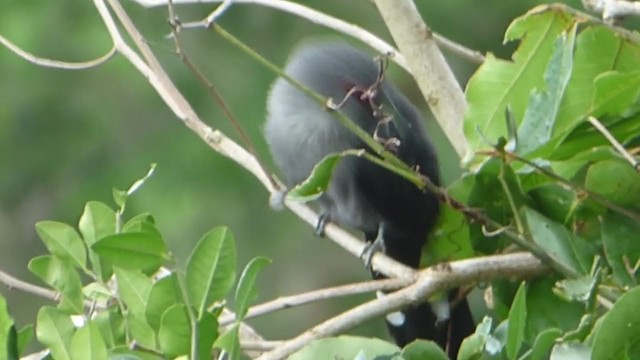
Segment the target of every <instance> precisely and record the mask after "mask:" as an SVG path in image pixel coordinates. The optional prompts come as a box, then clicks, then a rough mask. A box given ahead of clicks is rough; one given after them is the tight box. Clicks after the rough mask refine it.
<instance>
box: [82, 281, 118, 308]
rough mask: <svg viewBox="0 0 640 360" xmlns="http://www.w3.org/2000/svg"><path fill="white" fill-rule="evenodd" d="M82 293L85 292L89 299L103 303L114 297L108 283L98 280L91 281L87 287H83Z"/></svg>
mask: <svg viewBox="0 0 640 360" xmlns="http://www.w3.org/2000/svg"><path fill="white" fill-rule="evenodd" d="M82 294H84V296H85V297H86V298H87V299H88V300H90V301H97V302H99V303H102V304H106V303H108V302H109V300H111V298H112V294H111V290H109V288H108V287H107V285H105V283H102V282H96V281H94V282H92V283H89V284H87V285H86V286H85V287H83V288H82Z"/></svg>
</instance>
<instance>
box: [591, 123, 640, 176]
mask: <svg viewBox="0 0 640 360" xmlns="http://www.w3.org/2000/svg"><path fill="white" fill-rule="evenodd" d="M587 120H588V121H589V122H590V123H591V125H593V127H595V128H596V129H597V130H598V131H600V132H601V133H602V135H604V137H605V138H607V140H609V142H610V143H611V145H613V147H614V148H615V149H616V150H618V152H619V153H620V155H622V157H624V158H625V159H626V160H627V161H628V162H629V164H631V166H633V168H634V169H636V171H638V172H640V162H639V161H638V160H636V159H635V158H634V157H633V156H631V154H629V152H627V150H626V149H625V148H624V146H622V144H620V143H619V142H618V140H616V138H615V137H614V136H613V135H611V133H610V132H609V130H607V128H606V127H604V125H602V123H601V122H600V121H598V119H596V118H594V117H593V116H589V118H588V119H587Z"/></svg>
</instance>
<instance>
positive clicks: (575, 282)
mask: <svg viewBox="0 0 640 360" xmlns="http://www.w3.org/2000/svg"><path fill="white" fill-rule="evenodd" d="M596 280H597V279H596V278H595V277H593V276H581V277H579V278H576V279H564V280H560V281H558V282H557V283H556V288H554V292H555V293H556V294H558V295H560V296H561V297H563V298H564V299H565V300H567V301H580V302H582V303H585V304H588V303H590V302H591V300H592V298H593V296H595V295H596V293H597V291H596V290H597V281H596Z"/></svg>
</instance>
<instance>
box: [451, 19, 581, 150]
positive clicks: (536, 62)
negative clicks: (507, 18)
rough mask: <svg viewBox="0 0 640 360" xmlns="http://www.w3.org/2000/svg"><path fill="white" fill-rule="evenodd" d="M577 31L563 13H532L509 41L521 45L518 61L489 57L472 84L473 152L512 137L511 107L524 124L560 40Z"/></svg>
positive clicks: (469, 126)
mask: <svg viewBox="0 0 640 360" xmlns="http://www.w3.org/2000/svg"><path fill="white" fill-rule="evenodd" d="M572 26H573V19H572V18H571V16H570V15H569V14H567V13H565V12H563V11H561V10H557V9H548V10H545V11H537V12H536V11H532V12H530V13H529V14H527V15H525V16H522V17H520V18H518V19H516V20H515V21H514V22H513V23H512V24H511V26H509V29H508V30H507V33H506V36H505V38H506V39H507V40H514V39H521V42H520V46H519V47H518V50H517V51H516V52H515V53H514V54H513V61H506V60H500V59H496V58H495V57H493V56H492V55H491V54H488V56H487V58H486V60H485V62H484V63H483V64H482V65H481V66H480V68H479V69H478V70H477V71H476V73H475V74H474V75H473V76H472V77H471V79H470V80H469V83H468V84H467V89H466V96H467V100H468V102H469V109H468V111H467V114H466V116H465V119H464V132H465V135H466V137H467V139H468V140H469V143H470V145H471V148H472V149H479V148H485V147H487V146H488V145H490V144H487V143H486V141H485V140H484V139H485V138H486V139H489V141H491V142H493V143H495V142H497V140H498V138H500V137H506V136H507V135H508V134H507V125H506V124H507V122H506V120H505V109H506V107H507V106H509V107H510V109H511V111H512V113H513V116H514V118H515V119H516V120H520V119H522V118H523V115H524V112H525V109H526V106H527V98H528V96H529V94H530V93H531V91H532V90H533V89H536V88H537V89H540V88H542V86H543V84H544V81H543V74H544V71H545V68H546V67H547V64H548V62H549V57H550V56H551V54H552V52H553V45H554V43H555V41H556V38H557V37H558V36H559V35H560V34H561V33H562V32H564V31H566V30H567V29H570V28H571V27H572Z"/></svg>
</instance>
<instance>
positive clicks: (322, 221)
mask: <svg viewBox="0 0 640 360" xmlns="http://www.w3.org/2000/svg"><path fill="white" fill-rule="evenodd" d="M330 221H331V219H330V218H329V214H327V213H322V214H320V217H319V218H318V222H317V223H316V227H315V228H314V229H313V234H314V235H315V236H317V237H324V228H326V227H327V224H328V223H329V222H330Z"/></svg>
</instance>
